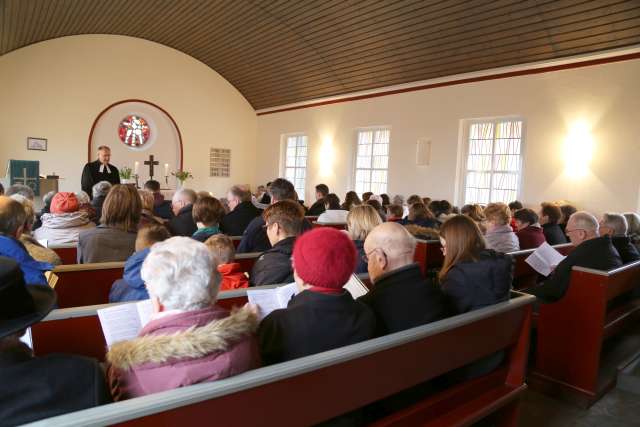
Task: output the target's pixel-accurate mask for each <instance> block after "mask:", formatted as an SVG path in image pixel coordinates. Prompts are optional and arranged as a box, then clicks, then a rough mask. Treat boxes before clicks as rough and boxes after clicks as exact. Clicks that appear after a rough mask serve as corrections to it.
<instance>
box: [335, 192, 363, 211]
mask: <svg viewBox="0 0 640 427" xmlns="http://www.w3.org/2000/svg"><path fill="white" fill-rule="evenodd" d="M361 204H362V202H361V201H360V197H358V193H356V192H355V191H347V194H346V195H345V196H344V202H343V203H342V205H340V208H341V209H343V210H345V211H349V210H351V208H352V207H354V206H358V205H361Z"/></svg>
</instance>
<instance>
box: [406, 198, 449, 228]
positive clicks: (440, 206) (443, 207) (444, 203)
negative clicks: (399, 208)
mask: <svg viewBox="0 0 640 427" xmlns="http://www.w3.org/2000/svg"><path fill="white" fill-rule="evenodd" d="M407 203H408V202H407ZM429 210H430V211H431V212H432V213H433V216H434V217H435V218H436V220H437V221H438V223H439V224H443V223H444V222H445V221H446V220H447V219H449V218H450V217H451V216H453V206H451V203H449V201H448V200H432V201H431V203H429Z"/></svg>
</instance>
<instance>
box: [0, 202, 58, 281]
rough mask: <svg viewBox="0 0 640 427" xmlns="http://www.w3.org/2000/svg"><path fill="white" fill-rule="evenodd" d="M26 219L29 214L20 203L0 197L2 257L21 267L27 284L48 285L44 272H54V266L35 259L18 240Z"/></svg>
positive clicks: (0, 249) (0, 254)
mask: <svg viewBox="0 0 640 427" xmlns="http://www.w3.org/2000/svg"><path fill="white" fill-rule="evenodd" d="M26 219H27V214H26V212H25V210H24V207H23V206H22V205H21V204H20V203H19V202H17V201H16V200H13V199H11V198H10V197H6V196H0V256H4V257H7V258H12V259H13V260H15V261H16V262H17V263H18V264H19V265H20V270H22V274H23V275H24V279H25V282H26V283H28V284H33V285H46V284H47V279H46V278H45V276H44V272H45V271H50V270H53V265H51V264H49V263H46V262H40V261H36V260H35V259H33V258H32V257H31V255H29V252H27V249H26V248H25V247H24V245H23V244H22V243H20V241H19V240H18V239H19V236H20V235H21V234H22V230H23V228H24V224H25V220H26Z"/></svg>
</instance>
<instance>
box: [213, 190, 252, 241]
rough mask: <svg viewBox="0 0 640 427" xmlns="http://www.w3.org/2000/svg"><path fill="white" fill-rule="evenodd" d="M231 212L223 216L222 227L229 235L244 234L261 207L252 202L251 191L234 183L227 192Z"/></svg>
mask: <svg viewBox="0 0 640 427" xmlns="http://www.w3.org/2000/svg"><path fill="white" fill-rule="evenodd" d="M227 204H228V205H229V213H228V214H226V215H225V216H224V218H222V223H221V224H220V229H221V230H222V232H223V233H224V234H226V235H227V236H242V235H243V234H244V231H245V230H246V229H247V226H248V225H249V224H250V223H251V221H253V219H254V218H255V217H257V216H260V209H258V208H256V207H255V206H254V205H253V203H251V192H249V191H246V190H245V189H244V188H242V187H240V186H237V185H234V186H233V187H231V188H230V189H229V191H228V192H227Z"/></svg>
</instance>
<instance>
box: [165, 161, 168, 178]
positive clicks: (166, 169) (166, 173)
mask: <svg viewBox="0 0 640 427" xmlns="http://www.w3.org/2000/svg"><path fill="white" fill-rule="evenodd" d="M164 176H169V163H165V164H164Z"/></svg>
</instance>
